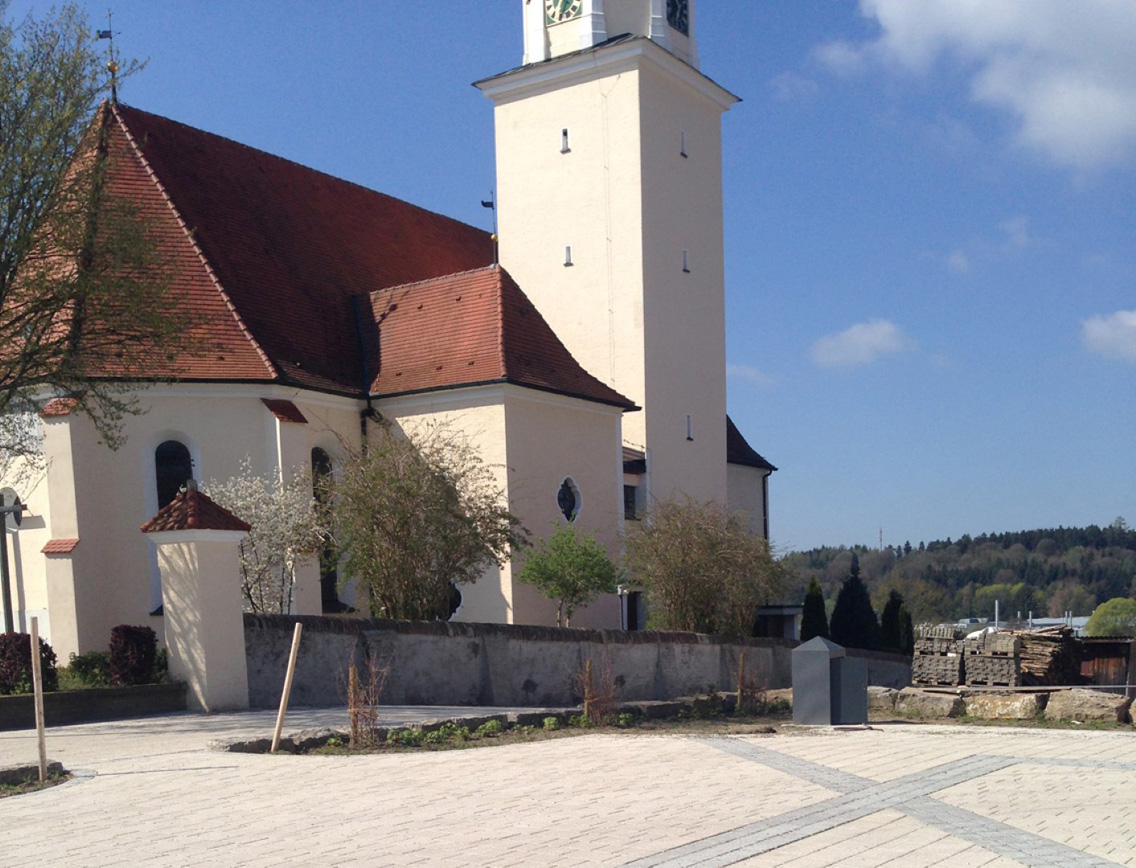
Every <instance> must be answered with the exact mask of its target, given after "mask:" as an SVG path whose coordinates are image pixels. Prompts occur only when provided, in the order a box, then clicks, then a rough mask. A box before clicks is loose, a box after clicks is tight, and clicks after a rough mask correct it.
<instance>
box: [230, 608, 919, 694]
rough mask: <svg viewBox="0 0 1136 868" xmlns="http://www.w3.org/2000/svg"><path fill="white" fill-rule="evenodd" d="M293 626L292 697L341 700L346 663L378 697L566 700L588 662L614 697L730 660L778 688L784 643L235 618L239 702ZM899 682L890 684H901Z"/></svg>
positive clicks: (696, 688) (719, 674)
mask: <svg viewBox="0 0 1136 868" xmlns="http://www.w3.org/2000/svg"><path fill="white" fill-rule="evenodd" d="M296 621H300V622H302V623H303V625H304V631H303V638H302V639H301V642H300V653H299V656H298V658H297V663H296V675H295V680H294V682H293V685H292V704H294V705H297V706H302V705H307V706H332V705H343V704H345V702H346V695H347V668H348V666H349V665H350V664H351V662H352V661H355V662H356V663H357V664H358V665H359V666H360V671H361V672H362V673H363V674H364V676H365V674H366V672H367V661H368V660H371V661H374V662H375V665H376V666H377V667H378V668H381V669H385V670H386V679H385V683H384V686H383V693H382V702H383V703H384V704H389V705H498V706H505V705H508V706H570V705H575V704H576V703H577V702H578V699H577V698H576V696H575V695H574V693H573V689H572V679H573V676H574V675H575V674H576V673H577V672H579V671H580V670H581V668H582V667H583V666H584V662H585V661H586V660H588V659H591V660H592V661H593V667H595V669H596V671H597V672H598V671H599V670H600V669H601V668H603V667H605V666H606V667H609V668H610V671H611V675H612V677H613V678H614V679H615V681H616V684H617V685H618V687H619V691H618V696H619V699H621V700H636V699H671V698H673V697H676V696H684V695H690V694H694V693H704V692H705V691H706V690H707V689H708V688H709V687H710V685H714V686H716V687H717V688H718V689H719V690H721V691H723V692H725V691H728V690H731V689H736V683H737V671H738V660H739V656H740V654H741V652H742V651H744V652H745V655H746V672H747V673H749V674H750V675H751V676H752V677H753V678H755V679H756V680H757V681H758V682H759V683H762V684H764V685H765V686H766V687H768V688H776V687H787V686H789V685H790V683H791V681H792V679H791V672H790V652H791V651H792V649H793V648H794V647H795V646H796V644H797V643H796V642H793V641H790V640H786V639H750V640H747V641H746V642H745V643H729V642H725V641H722V640H720V639H718V638H717V637H714V636H704V635H700V634H695V633H659V632H654V631H640V632H629V633H625V632H622V631H619V630H575V629H572V630H568V629H565V630H562V629H558V628H555V627H534V626H523V625H513V624H467V623H453V622H440V621H439V622H422V621H384V620H364V619H358V618H336V617H316V616H299V617H296V616H283V615H245V647H246V651H247V659H248V679H249V700H250V704H251V705H252V707H253V708H271V707H275V706H276V705H277V704H278V703H279V701H280V691H281V690H282V689H283V685H284V673H285V669H286V668H287V665H288V652H289V649H290V647H291V639H292V630H293V625H294V624H295V623H296ZM849 653H850V654H853V655H855V656H865V657H867V658H868V678H869V682H870V683H873V684H882V685H885V686H897V687H903V686H906V684H908V683H909V681H910V674H911V663H910V659H908V658H902V657H897V656H895V655H881V654H874V653H871V652H858V651H850V652H849ZM901 682H902V683H901Z"/></svg>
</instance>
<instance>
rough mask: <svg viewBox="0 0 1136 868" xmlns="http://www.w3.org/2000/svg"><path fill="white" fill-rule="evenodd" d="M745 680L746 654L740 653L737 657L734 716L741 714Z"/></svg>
mask: <svg viewBox="0 0 1136 868" xmlns="http://www.w3.org/2000/svg"><path fill="white" fill-rule="evenodd" d="M745 678H746V653H745V651H742V652H741V654H739V655H738V702H737V705H736V706H735V707H734V712H735V713H736V714H741V713H742V696H743V694H744V692H745Z"/></svg>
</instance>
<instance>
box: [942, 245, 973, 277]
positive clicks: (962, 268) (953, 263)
mask: <svg viewBox="0 0 1136 868" xmlns="http://www.w3.org/2000/svg"><path fill="white" fill-rule="evenodd" d="M947 267H948V268H949V269H950V270H951V271H957V272H958V273H959V274H966V273H967V272H968V271H970V257H969V256H967V255H966V252H965V251H962V250H956V251H955V252H954V253H952V254H951V255H950V256H948V257H947Z"/></svg>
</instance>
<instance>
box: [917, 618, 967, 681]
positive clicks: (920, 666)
mask: <svg viewBox="0 0 1136 868" xmlns="http://www.w3.org/2000/svg"><path fill="white" fill-rule="evenodd" d="M962 678H963V672H962V642H961V641H959V640H958V639H956V638H955V633H954V630H952V629H950V628H949V627H935V628H932V629H930V630H928V631H927V632H926V633H924V634H923V635H922V636H920V637H919V638H918V639H916V640H915V656H914V657H913V658H912V660H911V681H912V682H913V683H915V684H928V685H936V686H944V687H956V686H957V685H959V684H962Z"/></svg>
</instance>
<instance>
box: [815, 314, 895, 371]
mask: <svg viewBox="0 0 1136 868" xmlns="http://www.w3.org/2000/svg"><path fill="white" fill-rule="evenodd" d="M914 345H915V344H914V341H912V340H911V339H910V338H908V337H907V336H906V335H904V333H903V331H902V330H901V329H900V328H899V327H898V326H897V325H895V323H891V322H888V321H887V320H883V319H876V320H871V321H870V322H863V323H856V324H855V325H854V326H851V327H850V328H847V329H845V330H844V331H842V332H840V333H838V334H834V335H825V336H824V337H823V338H820V339H819V340H818V341H817V342H816V343H815V344H813V349H812V357H813V361H814V362H816V363H817V364H818V365H820V366H821V367H822V368H838V367H847V366H850V365H866V364H870V363H871V362H874V361H876V360H877V359H879V358H880V357H882V356H889V355H894V354H896V353H902V352H905V351H906V350H909V349H911V348H913V347H914Z"/></svg>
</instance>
